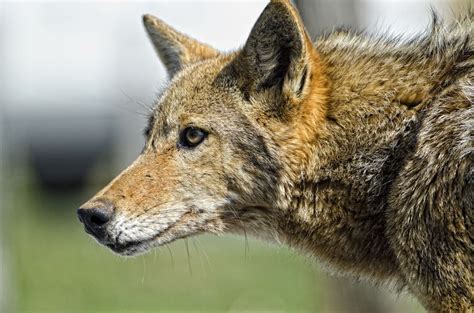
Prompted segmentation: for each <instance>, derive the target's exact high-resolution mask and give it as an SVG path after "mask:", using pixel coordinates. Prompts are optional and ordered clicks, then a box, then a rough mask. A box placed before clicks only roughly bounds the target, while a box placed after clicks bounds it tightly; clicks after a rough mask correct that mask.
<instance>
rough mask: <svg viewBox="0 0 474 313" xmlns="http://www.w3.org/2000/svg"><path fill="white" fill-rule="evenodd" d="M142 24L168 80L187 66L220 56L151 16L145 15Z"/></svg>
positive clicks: (213, 50) (212, 49) (215, 51)
mask: <svg viewBox="0 0 474 313" xmlns="http://www.w3.org/2000/svg"><path fill="white" fill-rule="evenodd" d="M143 24H144V26H145V29H146V31H147V33H148V36H149V37H150V40H151V42H152V44H153V47H154V48H155V51H156V52H157V54H158V56H159V57H160V59H161V61H162V62H163V64H164V65H165V67H166V70H167V72H168V76H169V77H170V78H173V76H174V75H175V74H176V73H178V72H179V71H180V70H182V69H183V68H184V67H186V66H187V65H189V64H193V63H197V62H200V61H203V60H206V59H210V58H214V57H217V56H219V54H220V53H219V51H217V50H216V49H214V48H212V47H211V46H209V45H206V44H204V43H200V42H199V41H197V40H195V39H193V38H191V37H189V36H187V35H185V34H182V33H180V32H178V31H177V30H175V29H174V28H172V27H171V26H169V25H168V24H166V23H165V22H163V21H162V20H160V19H159V18H157V17H155V16H153V15H150V14H145V15H144V16H143Z"/></svg>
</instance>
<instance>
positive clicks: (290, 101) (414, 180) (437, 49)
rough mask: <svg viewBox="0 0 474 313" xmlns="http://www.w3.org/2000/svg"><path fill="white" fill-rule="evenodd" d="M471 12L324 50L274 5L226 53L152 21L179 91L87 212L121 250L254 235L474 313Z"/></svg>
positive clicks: (330, 38)
mask: <svg viewBox="0 0 474 313" xmlns="http://www.w3.org/2000/svg"><path fill="white" fill-rule="evenodd" d="M473 18H474V14H473V12H472V10H468V11H466V14H465V16H464V17H460V18H459V19H458V20H457V21H456V22H455V23H453V24H446V23H444V22H442V21H440V20H439V19H437V18H434V19H433V22H432V25H431V29H429V30H428V31H427V32H426V33H423V34H421V35H419V36H417V37H415V38H414V39H411V40H401V39H389V38H385V37H383V36H369V35H365V34H363V33H353V32H346V31H335V32H333V33H330V34H328V35H325V36H323V37H321V38H319V39H317V40H316V42H315V43H313V42H312V41H311V40H310V39H309V36H308V34H307V32H306V30H305V28H304V26H303V23H302V21H301V19H300V17H299V15H298V13H297V11H296V9H295V8H294V7H293V6H292V5H291V4H290V3H289V1H284V0H274V1H271V2H270V3H269V4H268V6H267V7H266V8H265V10H264V11H263V13H262V14H261V16H260V17H259V18H258V20H257V22H256V24H255V26H254V27H253V29H252V31H251V33H250V35H249V37H248V40H247V42H246V43H245V45H244V47H243V48H242V49H240V50H237V51H235V52H232V53H221V52H219V51H217V50H215V49H214V48H212V47H210V46H208V45H205V44H202V43H199V42H198V41H196V40H194V39H192V38H190V37H188V36H186V35H184V34H182V33H179V32H178V31H176V30H174V29H173V28H171V27H170V26H168V25H167V24H165V23H164V22H162V21H161V20H159V19H157V18H155V17H153V16H151V15H145V16H144V18H143V20H144V24H145V27H146V30H147V32H148V34H149V36H150V39H151V41H152V43H153V45H154V48H155V49H156V51H157V53H158V55H159V57H160V58H161V60H162V62H163V63H164V65H165V66H166V68H167V70H168V74H169V77H170V82H169V86H168V87H167V89H166V90H165V91H164V92H163V93H162V94H161V95H160V97H159V99H158V100H157V102H156V106H155V110H154V112H153V114H152V116H151V117H150V122H149V127H148V129H147V132H146V144H145V148H144V149H143V152H142V153H141V154H140V155H139V156H138V158H137V160H136V161H135V162H134V163H133V164H132V165H131V166H130V167H129V168H127V169H126V170H125V171H123V172H122V173H121V174H120V175H119V176H118V177H117V178H116V179H114V180H113V181H112V182H111V183H110V184H109V185H108V186H106V187H105V188H104V189H103V190H101V191H100V192H99V193H98V194H97V195H96V196H94V197H93V198H92V199H91V200H89V201H88V202H87V203H86V204H84V205H83V207H82V208H80V209H79V210H78V214H79V218H80V219H81V221H82V222H83V223H84V225H85V228H86V231H87V232H88V233H90V234H91V235H93V236H94V237H95V238H96V239H97V240H98V241H99V242H100V243H102V244H104V245H106V246H108V247H109V248H111V249H112V250H113V251H115V252H117V253H119V254H122V255H133V254H137V253H141V252H144V251H146V250H148V249H150V248H152V247H156V246H159V245H162V244H165V243H168V242H171V241H173V240H176V239H178V238H183V237H187V236H191V235H195V234H200V233H204V232H208V233H215V234H221V233H247V234H253V235H255V236H257V237H260V238H263V239H266V240H272V241H276V242H279V243H282V244H285V245H287V246H290V247H293V248H295V249H296V250H299V251H302V252H305V253H309V254H311V255H314V256H316V257H317V258H319V259H321V260H323V261H325V262H326V263H329V264H331V265H332V266H333V267H334V268H335V269H336V270H338V271H341V272H344V273H349V274H352V275H353V276H355V277H366V278H369V279H371V280H373V281H376V282H392V283H396V284H397V285H400V286H402V287H406V288H407V289H408V290H409V291H410V292H411V293H412V294H414V295H415V296H416V297H417V298H418V299H419V300H420V301H421V302H422V303H423V305H424V306H425V307H426V309H427V310H429V311H432V312H472V310H473V299H474V294H473V289H474V287H473V284H474V282H473V268H474V257H473V256H474V246H473V237H474V233H473V227H472V223H473V220H474V214H473V206H474V165H473V164H474V140H473V134H474V109H473V99H474V86H473V81H474V70H473V66H474V52H473V48H474V39H473V37H474V32H473V30H474V27H473V25H474V24H473Z"/></svg>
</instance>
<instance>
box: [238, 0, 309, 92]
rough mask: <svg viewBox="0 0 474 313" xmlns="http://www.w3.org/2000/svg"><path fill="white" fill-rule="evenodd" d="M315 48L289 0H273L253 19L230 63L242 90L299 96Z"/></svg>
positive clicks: (304, 85)
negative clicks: (244, 39) (242, 45)
mask: <svg viewBox="0 0 474 313" xmlns="http://www.w3.org/2000/svg"><path fill="white" fill-rule="evenodd" d="M316 59H317V57H316V52H315V51H314V47H313V45H312V43H311V40H310V39H309V36H308V34H307V32H306V30H305V28H304V26H303V22H302V20H301V18H300V16H299V14H298V12H297V11H296V9H295V8H294V7H293V6H292V5H291V4H290V2H289V1H284V0H274V1H271V2H270V3H269V4H268V5H267V7H266V8H265V9H264V11H263V12H262V14H261V15H260V17H259V18H258V20H257V22H256V23H255V25H254V27H253V28H252V31H251V32H250V35H249V37H248V39H247V42H246V44H245V46H244V48H243V49H242V51H241V52H240V53H239V55H238V56H237V57H236V58H235V60H234V62H233V63H234V64H232V65H231V66H232V67H233V69H234V72H235V73H237V75H238V77H239V79H240V81H241V85H242V86H241V87H242V89H243V91H244V93H246V94H252V93H253V94H258V93H262V92H267V91H272V92H274V93H275V94H276V95H278V96H284V97H289V98H291V99H302V98H304V96H305V93H306V91H307V89H308V86H309V82H310V79H311V77H312V71H313V70H314V67H315V66H316V65H315V64H314V63H315V62H316Z"/></svg>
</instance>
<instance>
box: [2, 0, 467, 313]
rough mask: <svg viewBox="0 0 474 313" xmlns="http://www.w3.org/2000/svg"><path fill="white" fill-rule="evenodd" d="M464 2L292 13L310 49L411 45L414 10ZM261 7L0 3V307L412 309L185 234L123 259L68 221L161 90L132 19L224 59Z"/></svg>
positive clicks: (418, 18)
mask: <svg viewBox="0 0 474 313" xmlns="http://www.w3.org/2000/svg"><path fill="white" fill-rule="evenodd" d="M466 1H471V2H472V0H465V1H422V0H419V1H417V0H411V1H408V0H406V1H395V0H390V1H382V0H379V1H375V0H373V1H368V0H353V1H350V0H325V1H324V0H298V1H295V3H296V5H297V6H298V8H299V10H300V12H301V14H302V16H303V19H304V20H305V23H306V25H307V27H308V28H309V31H310V33H311V35H312V36H313V38H315V39H316V38H317V36H318V34H320V33H322V32H324V31H330V30H331V29H332V28H333V27H335V26H342V25H346V26H353V27H355V28H356V29H366V30H368V31H380V30H385V29H390V30H391V33H393V34H398V33H407V34H413V33H415V32H418V31H420V30H423V29H424V28H425V27H426V26H427V25H428V23H429V20H430V13H429V8H430V6H434V7H436V8H437V9H438V10H439V11H440V12H441V13H443V14H445V13H449V10H450V9H449V8H453V9H454V10H456V9H457V8H462V7H463V6H462V4H464V5H465V4H466ZM461 2H463V3H461ZM266 3H267V1H256V0H254V1H158V0H157V1H150V2H135V1H133V2H132V1H130V2H118V1H117V2H116V1H101V2H98V1H87V2H85V1H84V2H82V1H78V2H75V1H63V2H49V1H44V2H43V1H34V2H23V1H21V2H19V1H18V2H17V1H0V205H1V208H0V312H5V313H10V312H11V313H14V312H44V313H46V312H48V313H54V312H172V311H182V312H423V310H422V308H421V307H420V306H419V305H418V304H417V303H416V301H414V300H413V299H412V298H411V297H410V296H408V295H406V294H402V295H400V296H394V295H393V294H394V293H393V292H389V291H387V290H384V289H383V288H375V287H371V286H368V285H366V284H363V283H352V282H350V281H349V280H346V279H343V278H335V277H331V276H330V275H329V274H326V273H325V272H324V271H322V269H321V266H320V265H318V264H315V263H314V262H312V261H311V260H309V259H307V258H304V257H302V256H299V255H296V254H295V253H293V252H291V251H288V250H287V249H285V248H282V247H276V246H269V245H267V244H265V243H261V242H258V241H255V240H252V239H249V241H248V244H247V243H246V242H245V240H244V239H243V238H236V237H231V236H226V237H223V238H215V237H210V236H201V237H198V238H192V239H189V240H187V241H184V240H181V241H178V242H176V243H173V244H171V245H170V246H169V247H168V248H161V249H157V250H156V251H152V252H151V253H149V254H148V255H146V256H139V257H136V258H132V259H123V258H119V257H117V256H115V255H112V254H111V253H110V252H109V251H107V250H106V249H105V248H103V247H99V246H98V245H97V244H96V243H95V242H94V241H93V240H92V239H91V238H88V236H87V235H86V234H85V233H84V231H83V228H82V226H81V225H80V224H79V222H78V221H77V218H76V213H75V210H76V208H77V207H78V206H79V205H80V204H81V203H83V202H84V201H85V200H87V199H88V198H89V197H90V196H91V195H93V194H94V193H95V192H96V191H97V190H98V189H99V188H101V187H102V186H103V185H105V184H106V183H107V182H108V181H109V180H110V179H111V178H113V177H114V175H115V174H117V173H118V172H119V171H120V170H121V169H122V168H124V167H125V166H126V165H128V164H129V163H130V162H131V161H132V160H133V159H135V157H136V156H137V155H138V153H139V152H140V150H141V148H142V145H143V143H144V139H143V136H142V129H143V128H144V126H145V120H146V114H147V110H148V109H147V108H148V107H149V106H151V105H152V104H153V101H154V97H155V93H156V92H157V90H158V89H159V86H160V85H163V84H165V83H166V75H165V72H164V69H163V66H162V65H161V64H160V62H159V60H158V58H157V57H156V56H155V54H154V51H153V49H152V46H151V44H150V43H149V42H148V39H147V37H146V35H145V33H144V30H143V28H142V25H141V15H142V14H144V13H152V14H154V15H157V16H159V17H160V18H162V19H163V20H165V21H167V22H168V23H170V24H171V25H173V26H174V27H176V28H177V29H179V30H181V31H183V32H185V33H187V34H189V35H192V36H193V37H195V38H197V39H199V40H201V41H204V42H207V43H209V44H211V45H213V46H214V47H217V48H219V49H221V50H224V51H229V50H232V49H235V48H237V47H239V46H241V45H242V44H243V43H244V42H245V39H246V37H247V35H248V33H249V31H250V29H251V27H252V25H253V23H254V22H255V20H256V19H257V17H258V15H259V14H260V12H261V11H262V9H263V8H264V6H265V5H266ZM460 3H461V5H459V4H460Z"/></svg>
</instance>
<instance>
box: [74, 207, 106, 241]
mask: <svg viewBox="0 0 474 313" xmlns="http://www.w3.org/2000/svg"><path fill="white" fill-rule="evenodd" d="M77 216H78V217H79V220H80V221H81V223H83V224H84V227H85V229H86V232H87V233H89V234H91V235H93V236H95V237H96V238H97V239H99V240H103V239H104V238H105V235H106V226H107V223H108V222H109V221H110V218H111V217H112V211H111V210H109V209H108V208H92V209H84V208H80V209H78V210H77Z"/></svg>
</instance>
